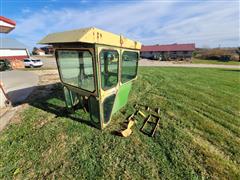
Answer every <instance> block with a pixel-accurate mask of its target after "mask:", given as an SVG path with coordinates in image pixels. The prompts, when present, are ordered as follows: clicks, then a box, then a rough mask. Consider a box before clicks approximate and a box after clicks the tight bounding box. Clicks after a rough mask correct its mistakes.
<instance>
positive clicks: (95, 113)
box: [88, 96, 100, 125]
mask: <svg viewBox="0 0 240 180" xmlns="http://www.w3.org/2000/svg"><path fill="white" fill-rule="evenodd" d="M88 107H89V112H90V117H91V120H92V121H93V122H94V124H96V125H99V123H100V115H99V101H98V100H97V99H96V97H94V96H90V97H89V98H88Z"/></svg>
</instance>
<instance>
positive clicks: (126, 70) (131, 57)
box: [121, 51, 138, 83]
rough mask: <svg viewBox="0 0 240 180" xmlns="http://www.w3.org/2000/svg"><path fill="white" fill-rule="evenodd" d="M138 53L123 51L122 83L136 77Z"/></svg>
mask: <svg viewBox="0 0 240 180" xmlns="http://www.w3.org/2000/svg"><path fill="white" fill-rule="evenodd" d="M137 64H138V53H137V52H134V51H124V52H123V54H122V74H121V81H122V83H125V82H128V81H130V80H132V79H134V78H135V77H136V75H137Z"/></svg>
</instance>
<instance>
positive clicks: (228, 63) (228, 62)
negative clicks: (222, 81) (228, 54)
mask: <svg viewBox="0 0 240 180" xmlns="http://www.w3.org/2000/svg"><path fill="white" fill-rule="evenodd" d="M192 63H193V64H222V65H240V62H238V61H218V60H204V59H196V58H193V59H192Z"/></svg>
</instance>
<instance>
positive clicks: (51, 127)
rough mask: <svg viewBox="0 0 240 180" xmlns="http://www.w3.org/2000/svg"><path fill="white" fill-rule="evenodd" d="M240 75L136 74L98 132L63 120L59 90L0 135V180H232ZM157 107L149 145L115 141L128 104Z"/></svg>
mask: <svg viewBox="0 0 240 180" xmlns="http://www.w3.org/2000/svg"><path fill="white" fill-rule="evenodd" d="M239 90H240V71H239V70H230V69H205V68H170V67H168V68H159V67H151V68H146V67H145V68H140V69H139V77H138V80H137V81H136V82H135V83H134V89H133V91H132V92H131V95H130V98H129V103H128V105H127V106H126V107H125V108H124V109H122V110H121V112H119V113H117V114H116V115H114V117H113V119H112V122H111V124H110V125H109V127H107V128H106V129H104V130H103V131H100V130H98V129H96V128H94V127H92V126H91V124H89V120H88V119H89V117H88V115H87V114H85V113H84V112H83V110H78V112H77V114H76V115H71V118H70V117H68V116H66V114H65V110H64V101H63V96H62V90H61V86H60V85H55V86H54V88H53V91H52V93H51V94H50V95H48V96H45V97H44V98H37V99H36V100H35V102H30V104H31V106H30V107H29V108H28V109H26V110H24V112H22V113H21V114H20V115H19V117H16V118H20V119H21V121H20V122H19V121H16V122H15V123H11V124H10V125H9V126H8V127H7V128H6V129H5V130H4V131H2V132H1V134H0V157H1V158H0V179H12V178H19V179H27V178H28V179H32V178H35V179H44V178H46V179H53V178H56V179H67V178H76V179H202V178H210V179H239V178H240V169H239V167H240V166H239V165H240V111H239V107H240V102H239V99H240V91H239ZM137 102H138V103H141V104H147V105H149V106H151V107H161V109H162V111H161V122H160V128H159V129H158V130H157V133H156V135H155V137H153V138H151V137H149V136H147V135H145V134H143V133H142V132H140V131H139V129H140V127H141V126H142V124H143V120H140V119H139V121H138V124H137V125H136V126H134V128H133V134H132V135H131V136H130V137H128V138H122V137H119V136H116V135H115V131H117V130H119V129H120V127H121V123H122V122H124V120H125V119H126V117H127V116H128V115H129V114H130V113H132V112H134V109H133V107H132V106H133V104H135V103H137Z"/></svg>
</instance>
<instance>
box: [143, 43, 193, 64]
mask: <svg viewBox="0 0 240 180" xmlns="http://www.w3.org/2000/svg"><path fill="white" fill-rule="evenodd" d="M194 50H195V44H194V43H189V44H176V43H175V44H168V45H158V44H157V45H151V46H142V49H141V57H142V58H146V59H155V60H184V59H191V58H192V53H193V51H194Z"/></svg>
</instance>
